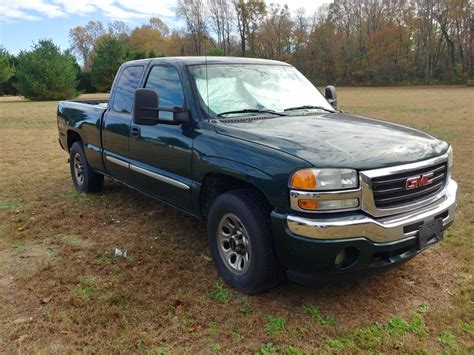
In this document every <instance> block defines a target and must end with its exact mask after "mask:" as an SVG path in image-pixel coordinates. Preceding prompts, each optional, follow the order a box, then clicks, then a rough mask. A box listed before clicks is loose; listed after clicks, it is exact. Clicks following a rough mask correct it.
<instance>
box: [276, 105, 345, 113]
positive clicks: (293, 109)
mask: <svg viewBox="0 0 474 355" xmlns="http://www.w3.org/2000/svg"><path fill="white" fill-rule="evenodd" d="M305 109H315V110H324V111H327V112H332V113H335V112H336V111H334V110H329V109H327V108H325V107H322V106H312V105H303V106H296V107H288V108H285V109H284V110H283V111H285V112H286V111H296V110H305Z"/></svg>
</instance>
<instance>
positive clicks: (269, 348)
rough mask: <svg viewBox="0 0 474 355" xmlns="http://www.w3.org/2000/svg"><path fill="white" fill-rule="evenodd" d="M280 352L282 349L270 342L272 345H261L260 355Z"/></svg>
mask: <svg viewBox="0 0 474 355" xmlns="http://www.w3.org/2000/svg"><path fill="white" fill-rule="evenodd" d="M279 351H280V348H279V347H278V346H276V345H275V344H273V343H271V342H270V343H265V344H261V345H260V350H259V354H262V355H271V354H278V352H279Z"/></svg>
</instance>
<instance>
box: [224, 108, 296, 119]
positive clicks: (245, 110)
mask: <svg viewBox="0 0 474 355" xmlns="http://www.w3.org/2000/svg"><path fill="white" fill-rule="evenodd" d="M237 113H271V114H273V115H277V116H287V114H285V113H283V112H277V111H274V110H260V109H257V108H246V109H243V110H236V111H226V112H221V113H219V114H217V117H223V116H224V115H231V114H237Z"/></svg>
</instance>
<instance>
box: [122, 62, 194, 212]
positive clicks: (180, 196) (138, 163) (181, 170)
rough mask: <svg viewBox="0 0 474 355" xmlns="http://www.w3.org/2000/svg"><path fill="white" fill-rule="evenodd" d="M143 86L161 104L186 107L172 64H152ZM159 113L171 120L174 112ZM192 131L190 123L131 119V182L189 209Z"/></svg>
mask: <svg viewBox="0 0 474 355" xmlns="http://www.w3.org/2000/svg"><path fill="white" fill-rule="evenodd" d="M144 87H145V88H149V89H154V90H156V91H157V92H158V95H159V99H160V106H161V107H163V106H166V107H180V108H184V107H185V96H184V93H183V88H182V85H181V79H180V76H179V73H178V71H177V69H176V68H175V67H174V66H171V65H155V66H153V67H152V68H151V69H150V72H149V75H148V78H147V80H146V82H145V85H144ZM159 116H160V118H163V119H169V120H172V118H173V113H172V112H166V111H160V112H159ZM193 134H194V128H193V125H192V124H185V125H173V124H161V123H160V124H156V125H154V126H148V125H138V124H135V123H132V134H131V136H130V164H131V165H130V174H131V175H132V177H133V184H134V186H136V187H138V188H139V189H140V190H143V191H145V192H147V193H149V194H151V195H153V196H155V197H156V198H158V199H160V200H163V201H165V202H168V203H171V204H173V205H175V206H177V207H179V208H182V209H184V210H192V206H191V183H192V180H191V154H192V146H193Z"/></svg>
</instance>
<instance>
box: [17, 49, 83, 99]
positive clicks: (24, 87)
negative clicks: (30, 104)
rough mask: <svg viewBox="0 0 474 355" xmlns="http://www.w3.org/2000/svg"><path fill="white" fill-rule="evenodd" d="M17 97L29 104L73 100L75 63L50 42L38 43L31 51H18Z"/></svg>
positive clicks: (75, 82) (75, 74) (72, 58)
mask: <svg viewBox="0 0 474 355" xmlns="http://www.w3.org/2000/svg"><path fill="white" fill-rule="evenodd" d="M16 75H17V80H18V82H17V89H18V93H19V94H20V95H22V96H24V97H26V98H28V99H31V100H60V99H66V98H71V97H75V96H77V95H78V92H77V91H76V84H77V81H76V78H77V63H76V61H75V59H74V57H73V56H72V54H71V53H70V52H68V51H66V52H61V51H60V49H59V47H58V46H56V45H55V44H54V43H53V42H52V41H51V40H40V41H39V42H38V43H37V44H35V45H34V46H33V48H32V50H31V51H21V52H20V54H19V55H18V66H17V74H16Z"/></svg>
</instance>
